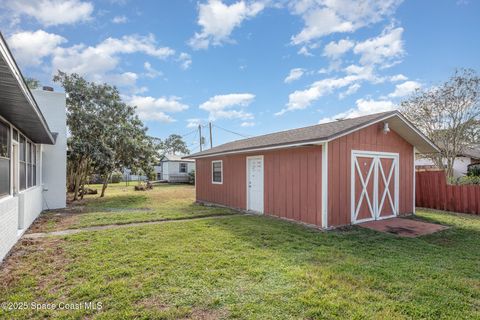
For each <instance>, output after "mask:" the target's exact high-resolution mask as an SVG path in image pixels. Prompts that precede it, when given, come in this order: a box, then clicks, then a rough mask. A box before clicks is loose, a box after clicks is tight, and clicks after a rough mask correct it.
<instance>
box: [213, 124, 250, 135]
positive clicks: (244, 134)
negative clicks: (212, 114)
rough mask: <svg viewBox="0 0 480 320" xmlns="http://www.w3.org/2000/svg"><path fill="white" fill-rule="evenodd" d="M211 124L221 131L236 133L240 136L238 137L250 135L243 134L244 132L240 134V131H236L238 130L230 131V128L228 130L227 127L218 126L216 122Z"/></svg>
mask: <svg viewBox="0 0 480 320" xmlns="http://www.w3.org/2000/svg"><path fill="white" fill-rule="evenodd" d="M212 126H215V127H217V128H218V129H221V130H223V131H226V132H230V133H233V134H236V135H237V136H240V137H242V138H250V136H247V135H245V134H241V133H238V132H235V131H232V130H228V129H225V128H222V127H220V126H219V125H216V124H212Z"/></svg>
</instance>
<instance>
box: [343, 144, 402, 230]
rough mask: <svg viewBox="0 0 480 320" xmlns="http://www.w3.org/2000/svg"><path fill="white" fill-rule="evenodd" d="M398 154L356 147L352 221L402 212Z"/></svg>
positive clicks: (353, 157) (378, 218) (392, 215)
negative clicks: (400, 206)
mask: <svg viewBox="0 0 480 320" xmlns="http://www.w3.org/2000/svg"><path fill="white" fill-rule="evenodd" d="M398 157H399V156H398V154H397V153H385V152H365V151H352V168H351V179H352V180H351V213H352V223H360V222H364V221H370V220H380V219H385V218H390V217H394V216H397V215H398V189H399V187H398V186H399V181H398V179H399V169H398Z"/></svg>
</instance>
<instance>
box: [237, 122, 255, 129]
mask: <svg viewBox="0 0 480 320" xmlns="http://www.w3.org/2000/svg"><path fill="white" fill-rule="evenodd" d="M240 126H241V127H244V128H245V127H253V126H255V122H253V121H245V122H242V123H241V124H240Z"/></svg>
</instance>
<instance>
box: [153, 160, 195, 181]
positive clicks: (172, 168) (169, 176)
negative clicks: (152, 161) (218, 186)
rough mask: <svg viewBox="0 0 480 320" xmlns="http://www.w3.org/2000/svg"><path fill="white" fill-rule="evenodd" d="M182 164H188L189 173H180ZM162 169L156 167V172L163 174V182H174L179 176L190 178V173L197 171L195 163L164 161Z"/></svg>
mask: <svg viewBox="0 0 480 320" xmlns="http://www.w3.org/2000/svg"><path fill="white" fill-rule="evenodd" d="M180 163H186V164H187V172H186V173H180ZM161 164H162V168H161V169H160V167H156V168H157V169H156V170H155V171H156V172H157V173H158V172H162V178H163V180H167V181H170V180H173V179H175V178H174V177H178V176H188V173H189V172H192V171H194V170H195V162H191V161H190V162H179V161H162V163H161Z"/></svg>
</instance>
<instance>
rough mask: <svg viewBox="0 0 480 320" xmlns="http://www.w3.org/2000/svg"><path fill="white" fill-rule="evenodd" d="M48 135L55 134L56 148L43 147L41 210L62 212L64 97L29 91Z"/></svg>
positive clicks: (65, 152)
mask: <svg viewBox="0 0 480 320" xmlns="http://www.w3.org/2000/svg"><path fill="white" fill-rule="evenodd" d="M32 94H33V96H34V97H35V100H36V101H37V104H38V106H39V107H40V110H41V111H42V113H43V116H44V117H45V120H46V121H47V123H48V126H49V127H50V131H51V132H56V133H58V135H57V139H56V141H55V145H42V165H41V167H42V170H41V171H42V175H43V179H42V182H43V186H44V193H43V196H44V197H45V201H44V203H43V209H58V208H65V206H66V201H67V187H66V185H67V180H66V179H67V173H66V172H67V124H66V122H67V115H66V108H65V106H66V101H65V99H66V97H65V93H60V92H52V91H44V90H32Z"/></svg>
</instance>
